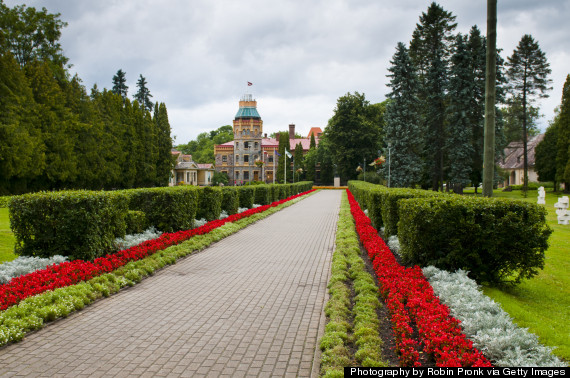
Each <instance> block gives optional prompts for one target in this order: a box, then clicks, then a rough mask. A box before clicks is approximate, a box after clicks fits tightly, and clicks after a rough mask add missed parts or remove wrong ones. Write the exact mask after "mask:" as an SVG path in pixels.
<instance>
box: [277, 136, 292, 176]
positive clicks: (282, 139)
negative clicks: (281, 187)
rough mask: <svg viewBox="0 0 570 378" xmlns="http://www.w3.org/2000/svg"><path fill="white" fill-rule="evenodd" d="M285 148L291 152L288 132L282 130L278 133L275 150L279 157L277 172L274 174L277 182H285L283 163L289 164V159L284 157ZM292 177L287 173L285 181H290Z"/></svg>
mask: <svg viewBox="0 0 570 378" xmlns="http://www.w3.org/2000/svg"><path fill="white" fill-rule="evenodd" d="M285 150H287V151H289V152H291V146H290V145H289V132H287V131H282V132H280V133H279V146H278V147H277V152H278V154H279V159H278V160H277V172H276V175H275V178H276V181H277V182H279V183H285V182H284V181H283V180H284V177H285V171H284V170H285V164H289V163H290V162H291V160H290V159H289V158H288V157H286V155H285ZM291 179H292V177H291V176H290V175H287V181H292V180H291Z"/></svg>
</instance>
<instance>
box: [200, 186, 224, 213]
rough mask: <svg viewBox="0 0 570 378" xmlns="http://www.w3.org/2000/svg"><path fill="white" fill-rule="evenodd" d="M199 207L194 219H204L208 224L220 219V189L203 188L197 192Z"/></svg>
mask: <svg viewBox="0 0 570 378" xmlns="http://www.w3.org/2000/svg"><path fill="white" fill-rule="evenodd" d="M199 193H200V197H199V200H198V201H199V202H198V203H199V205H198V209H197V210H196V219H202V218H204V219H206V220H207V221H208V222H209V221H213V220H214V219H219V218H220V213H221V211H222V189H220V188H217V187H212V186H205V187H203V188H201V189H200V190H199Z"/></svg>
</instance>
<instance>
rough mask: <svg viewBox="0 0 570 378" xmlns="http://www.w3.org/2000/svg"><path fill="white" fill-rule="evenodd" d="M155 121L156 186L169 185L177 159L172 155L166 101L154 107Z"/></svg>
mask: <svg viewBox="0 0 570 378" xmlns="http://www.w3.org/2000/svg"><path fill="white" fill-rule="evenodd" d="M154 122H155V124H156V132H157V140H156V141H157V156H158V160H157V162H156V186H168V181H169V180H170V175H171V174H172V169H174V163H175V159H174V158H173V157H172V137H171V136H170V123H169V122H168V113H167V111H166V105H164V103H160V105H158V103H157V104H156V105H155V107H154Z"/></svg>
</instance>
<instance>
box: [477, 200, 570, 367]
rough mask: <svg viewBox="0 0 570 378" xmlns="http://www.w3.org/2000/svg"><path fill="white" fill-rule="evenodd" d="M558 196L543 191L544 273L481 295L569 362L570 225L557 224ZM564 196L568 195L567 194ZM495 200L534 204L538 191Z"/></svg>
mask: <svg viewBox="0 0 570 378" xmlns="http://www.w3.org/2000/svg"><path fill="white" fill-rule="evenodd" d="M562 195H563V194H561V193H554V192H548V191H547V192H546V205H541V206H545V208H546V209H547V211H548V215H547V222H548V225H549V226H550V227H551V228H552V229H553V230H554V232H553V233H552V235H551V236H550V239H549V248H548V250H547V251H546V254H545V255H546V259H545V266H544V270H542V271H540V273H539V274H538V275H537V276H535V277H533V278H532V279H530V280H526V281H523V282H522V283H521V284H520V285H518V286H516V287H513V288H496V287H484V288H483V292H484V293H485V294H486V295H488V296H489V297H491V298H492V299H493V300H494V301H496V302H498V303H500V304H501V306H502V307H503V309H504V310H505V311H506V312H507V313H508V314H509V315H510V316H512V317H513V319H514V321H515V322H516V323H517V324H518V325H519V326H520V327H523V328H528V329H529V330H530V331H531V332H533V333H534V334H536V335H537V336H538V337H539V340H540V342H541V343H542V344H544V345H547V346H549V347H552V348H555V349H554V354H555V355H556V356H558V357H559V358H561V359H564V360H565V361H566V362H570V274H569V272H570V226H564V225H559V224H558V221H557V219H556V212H555V210H556V209H555V208H554V203H555V202H556V201H558V197H560V196H562ZM566 195H567V194H566ZM493 196H495V197H501V198H510V199H513V200H522V201H527V202H532V203H536V201H537V197H538V193H537V191H528V192H527V197H526V198H524V197H523V195H522V193H521V192H520V191H512V192H503V191H501V190H496V191H494V193H493Z"/></svg>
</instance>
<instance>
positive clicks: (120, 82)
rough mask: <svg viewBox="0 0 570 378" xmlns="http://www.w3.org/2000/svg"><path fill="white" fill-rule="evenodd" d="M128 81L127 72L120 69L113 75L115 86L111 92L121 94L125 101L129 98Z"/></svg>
mask: <svg viewBox="0 0 570 378" xmlns="http://www.w3.org/2000/svg"><path fill="white" fill-rule="evenodd" d="M126 83H127V78H126V73H125V72H124V71H123V70H122V69H119V70H118V71H117V74H116V75H115V76H113V88H112V89H111V92H113V93H115V94H118V95H119V96H121V97H122V98H123V102H125V100H126V99H127V92H128V90H129V87H128V86H127V84H126Z"/></svg>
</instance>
